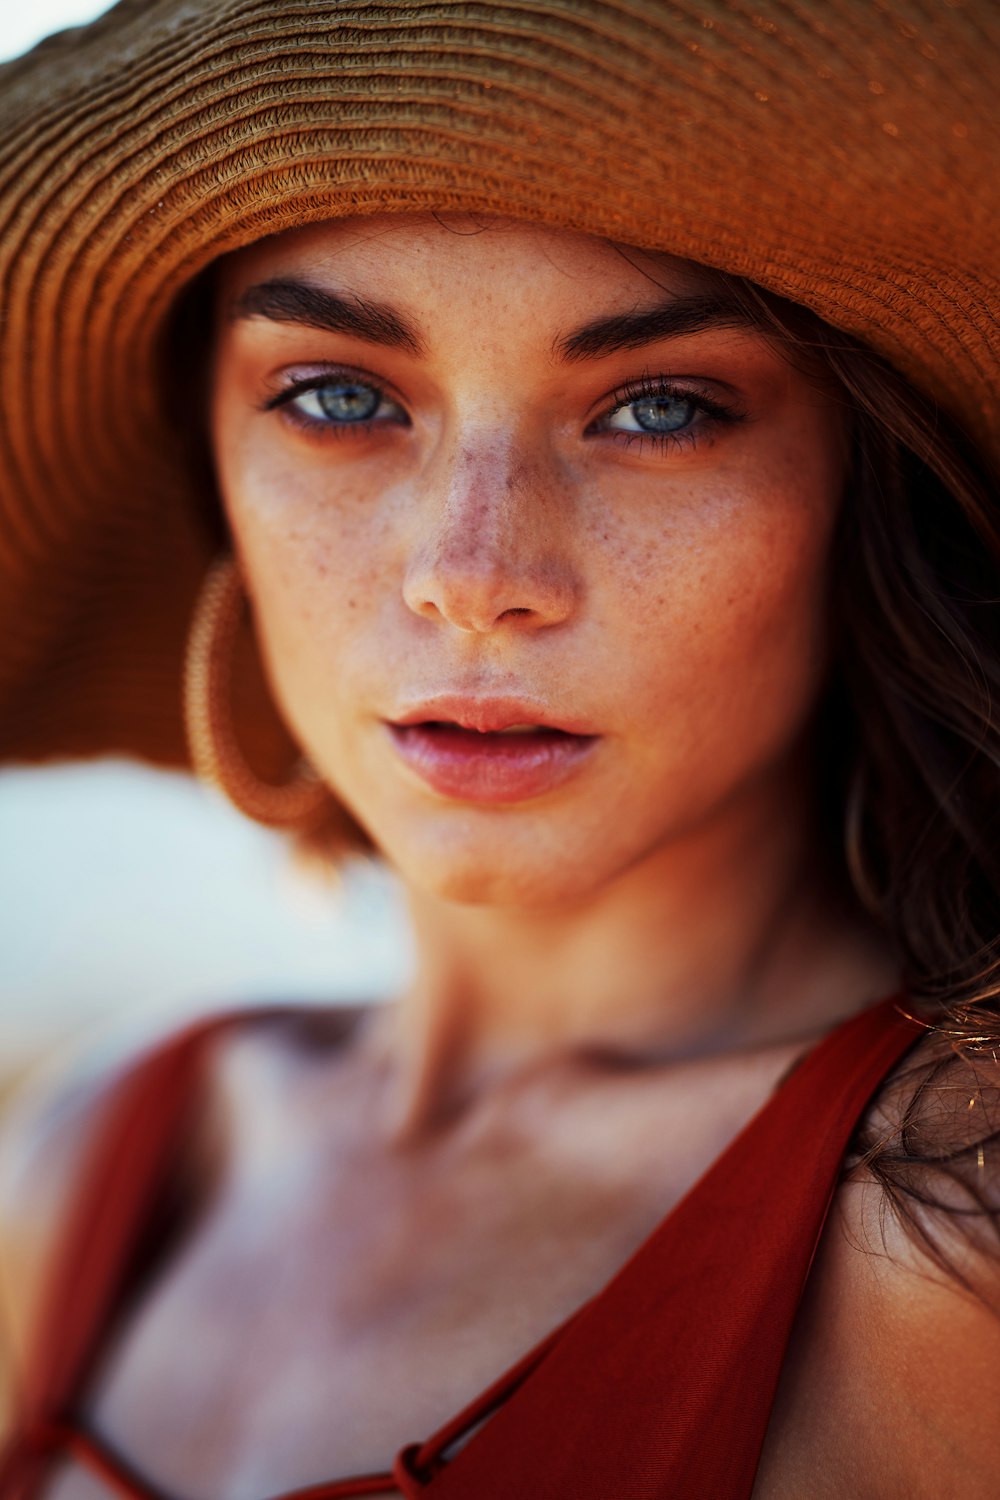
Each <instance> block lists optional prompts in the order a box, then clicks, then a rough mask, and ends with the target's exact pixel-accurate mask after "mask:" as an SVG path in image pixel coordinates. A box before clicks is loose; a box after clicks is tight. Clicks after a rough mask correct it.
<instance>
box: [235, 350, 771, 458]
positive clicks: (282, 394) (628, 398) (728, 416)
mask: <svg viewBox="0 0 1000 1500" xmlns="http://www.w3.org/2000/svg"><path fill="white" fill-rule="evenodd" d="M338 381H343V382H344V383H345V384H347V383H350V384H354V385H359V386H364V387H365V388H367V389H369V390H371V391H373V392H375V394H376V395H377V396H378V397H379V399H380V400H389V401H392V397H391V396H389V394H388V392H387V391H386V390H385V389H384V387H383V386H381V385H380V384H379V382H378V381H377V380H374V379H372V378H371V377H367V376H365V377H361V376H359V375H357V374H356V373H355V372H354V371H351V370H328V371H325V372H324V373H323V374H322V375H312V376H310V377H309V378H308V379H306V380H297V381H295V382H293V383H292V384H291V385H288V386H286V387H285V389H284V390H282V391H279V392H278V394H277V395H276V396H272V397H270V398H269V399H268V400H267V401H265V402H264V404H263V406H262V407H261V410H262V411H275V410H277V409H279V408H282V407H286V408H289V409H288V410H287V411H286V413H285V415H286V418H287V420H288V421H290V422H292V423H293V424H294V425H295V426H296V427H298V428H300V429H303V430H305V431H307V432H311V433H313V434H315V435H316V436H318V437H321V438H322V439H323V440H325V439H327V438H343V437H366V436H368V434H369V433H370V432H371V431H372V429H373V428H375V427H381V426H385V425H388V424H387V423H385V422H384V421H379V420H378V419H377V418H374V417H366V418H363V419H362V420H360V421H356V422H334V421H329V422H321V421H318V420H317V419H316V418H314V417H308V416H305V415H304V414H303V413H302V412H298V411H295V410H294V409H292V408H291V403H292V402H293V401H295V400H297V399H298V397H299V396H303V395H305V394H306V393H307V392H308V391H317V390H322V389H323V388H324V387H326V386H331V385H336V384H337V383H338ZM608 400H609V402H610V403H611V404H610V405H609V407H608V409H607V410H606V411H604V412H602V413H601V415H600V417H599V418H596V419H595V420H596V421H607V420H609V419H610V418H611V417H615V416H617V415H618V413H619V412H620V411H622V410H623V409H625V408H627V407H629V406H632V405H633V404H636V403H638V402H639V401H664V400H666V401H683V402H686V403H688V404H689V405H690V406H692V407H693V408H694V411H695V413H696V414H698V413H700V414H701V416H702V418H703V420H702V421H700V422H697V423H695V424H692V425H690V426H688V427H685V428H683V429H680V430H678V431H676V432H625V431H622V430H621V429H598V430H599V431H609V432H610V433H611V436H612V437H613V438H614V440H615V442H616V443H617V444H618V446H619V447H622V448H631V447H632V446H633V445H634V444H638V451H639V452H640V453H641V452H643V451H644V449H645V448H646V447H647V446H650V447H652V448H653V449H654V450H659V451H661V452H662V451H665V450H667V449H668V448H672V449H675V450H676V449H678V448H685V447H687V448H694V447H695V446H696V445H697V443H698V441H699V435H700V434H703V433H704V432H705V431H706V430H707V431H709V432H710V431H711V430H712V429H714V428H717V427H720V426H724V425H728V424H735V423H738V422H743V421H746V417H747V414H746V412H745V411H743V410H741V409H739V408H738V407H736V406H727V405H725V404H724V403H723V402H721V401H717V400H715V399H714V398H713V397H711V396H708V395H706V394H705V393H704V392H703V391H699V390H697V389H692V388H691V387H690V386H685V385H680V384H677V383H675V382H672V381H670V380H668V379H667V378H666V377H665V376H655V377H650V376H643V377H642V379H640V380H628V381H626V382H625V383H624V385H621V386H618V387H617V388H616V389H615V390H614V391H612V392H611V394H610V396H609V397H608ZM589 430H591V429H590V428H588V431H589Z"/></svg>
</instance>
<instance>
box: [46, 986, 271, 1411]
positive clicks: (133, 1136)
mask: <svg viewBox="0 0 1000 1500" xmlns="http://www.w3.org/2000/svg"><path fill="white" fill-rule="evenodd" d="M243 1014H244V1015H245V1012H244V1013H243ZM233 1019H234V1017H233V1015H232V1014H226V1015H222V1016H215V1017H212V1018H210V1019H209V1020H202V1021H199V1022H197V1023H195V1024H194V1025H192V1026H190V1027H188V1028H186V1029H185V1030H184V1031H182V1032H180V1033H179V1034H178V1035H177V1036H176V1037H173V1038H171V1039H170V1040H169V1041H168V1042H167V1043H166V1044H165V1045H161V1046H159V1047H158V1048H156V1049H155V1050H154V1051H152V1052H151V1053H150V1054H149V1055H148V1056H147V1057H145V1058H144V1059H142V1060H141V1061H140V1062H138V1063H137V1064H136V1065H135V1066H134V1067H132V1068H131V1069H130V1070H129V1072H128V1074H127V1075H126V1076H125V1077H124V1078H123V1080H122V1081H121V1083H120V1084H119V1085H118V1086H117V1088H116V1090H115V1094H114V1097H113V1099H112V1100H111V1101H110V1106H109V1109H108V1113H107V1114H106V1117H105V1119H104V1122H103V1124H102V1126H101V1128H100V1129H99V1130H98V1131H97V1133H96V1136H95V1139H94V1141H93V1143H92V1145H91V1147H90V1149H89V1152H88V1154H87V1158H86V1161H85V1163H84V1166H83V1168H82V1170H81V1172H80V1176H79V1179H78V1182H77V1185H76V1188H75V1190H74V1195H73V1198H72V1200H71V1203H70V1206H69V1209H68V1210H67V1214H66V1218H65V1221H64V1227H63V1231H62V1234H61V1236H60V1240H59V1243H58V1245H57V1247H56V1249H55V1252H54V1254H53V1260H52V1268H51V1273H50V1275H49V1279H48V1285H47V1289H46V1291H45V1294H44V1295H43V1297H42V1300H41V1304H40V1310H39V1318H38V1323H37V1325H36V1328H35V1332H34V1335H33V1337H32V1339H31V1341H30V1345H29V1348H30V1353H29V1360H28V1365H27V1368H26V1369H25V1372H24V1376H23V1379H22V1381H21V1383H20V1387H19V1390H18V1393H17V1394H18V1399H19V1406H20V1408H21V1411H22V1412H23V1417H24V1421H25V1424H26V1425H28V1426H31V1425H36V1424H37V1423H39V1422H42V1421H48V1420H49V1419H50V1418H51V1417H52V1415H53V1414H60V1413H63V1412H65V1411H67V1410H68V1409H69V1407H70V1405H71V1404H72V1401H73V1398H74V1396H75V1395H76V1393H77V1392H78V1391H79V1390H80V1389H81V1388H82V1387H83V1385H84V1383H85V1381H86V1379H87V1376H88V1374H89V1371H90V1368H91V1366H92V1364H93V1362H94V1360H95V1359H96V1356H97V1354H98V1353H99V1352H100V1351H101V1348H102V1347H103V1343H104V1340H105V1338H106V1336H107V1333H108V1329H109V1324H110V1323H111V1321H112V1319H113V1316H114V1313H115V1311H116V1310H117V1305H118V1303H119V1301H120V1296H121V1287H122V1282H123V1280H124V1277H125V1273H126V1271H127V1269H128V1267H129V1265H130V1264H131V1262H132V1259H133V1256H134V1251H135V1247H136V1242H137V1239H138V1236H139V1234H140V1233H141V1230H142V1228H143V1226H144V1225H145V1224H146V1223H147V1222H148V1219H149V1216H150V1214H151V1212H152V1210H153V1208H154V1206H155V1203H156V1199H157V1196H158V1195H159V1194H160V1192H161V1191H162V1186H163V1179H164V1175H165V1172H166V1168H167V1166H168V1164H169V1162H170V1160H171V1158H172V1156H173V1155H174V1154H175V1152H176V1148H177V1141H178V1137H179V1135H180V1133H181V1130H182V1127H183V1124H184V1121H185V1117H186V1116H187V1115H188V1113H189V1110H190V1108H191V1105H192V1101H193V1098H194V1096H195V1093H196V1091H197V1089H198V1087H199V1085H200V1083H201V1080H202V1073H201V1068H200V1063H201V1060H202V1058H203V1056H204V1053H205V1044H206V1043H207V1042H208V1041H209V1039H210V1038H211V1037H212V1036H213V1035H215V1034H216V1033H217V1032H218V1031H220V1030H221V1029H222V1028H223V1027H224V1026H226V1025H229V1024H231V1023H232V1021H233Z"/></svg>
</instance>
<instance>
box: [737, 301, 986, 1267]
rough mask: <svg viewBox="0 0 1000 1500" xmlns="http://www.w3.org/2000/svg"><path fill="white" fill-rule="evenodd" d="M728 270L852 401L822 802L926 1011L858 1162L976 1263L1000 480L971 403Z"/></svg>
mask: <svg viewBox="0 0 1000 1500" xmlns="http://www.w3.org/2000/svg"><path fill="white" fill-rule="evenodd" d="M726 279H727V282H728V284H729V289H730V290H731V291H733V292H735V294H736V295H737V296H738V297H740V298H742V299H745V301H746V303H747V305H748V306H750V307H751V308H752V309H753V310H754V313H755V316H756V317H757V318H758V320H759V324H760V326H761V328H762V329H763V330H764V331H765V332H768V333H769V334H770V336H772V337H773V338H774V339H776V340H777V342H778V343H779V344H780V346H781V347H782V349H783V350H784V352H785V354H786V356H787V357H788V358H790V359H792V360H793V361H794V362H796V363H802V364H804V365H805V367H807V368H809V369H811V370H812V371H813V372H814V373H815V375H816V377H817V378H818V379H819V380H821V381H823V382H824V383H825V384H829V383H830V382H832V383H833V385H834V388H835V389H837V388H839V390H840V392H842V396H843V400H844V401H845V403H846V404H847V405H848V406H849V408H850V411H851V413H852V424H851V456H850V463H849V474H848V480H847V486H846V493H845V496H844V505H843V509H842V513H841V520H840V530H839V534H838V536H837V539H836V555H835V572H834V578H835V584H834V661H833V672H832V678H831V683H830V687H829V692H828V696H827V702H826V705H825V711H824V714H823V724H822V728H823V734H824V742H823V744H822V745H821V753H822V758H823V761H824V767H825V769H826V772H827V786H826V793H827V802H828V808H827V811H828V813H829V816H830V824H831V826H832V827H836V829H837V833H838V835H839V838H840V842H841V850H840V855H841V857H842V858H843V861H844V864H845V866H846V873H847V875H848V877H849V879H850V882H851V885H852V886H853V888H854V890H855V892H856V894H857V896H858V898H859V900H860V901H861V902H862V903H863V905H864V906H865V907H866V908H867V910H868V911H869V912H870V913H871V914H872V915H873V917H874V918H875V919H876V920H877V921H878V922H879V923H880V924H881V926H882V927H883V928H884V929H885V931H886V932H887V933H888V934H889V936H890V938H891V940H892V941H893V943H894V945H895V947H896V950H897V952H898V953H899V955H900V961H901V967H902V973H903V977H904V980H905V983H906V987H907V993H908V996H909V998H910V999H911V1001H912V1002H913V1004H914V1006H915V1008H916V1010H917V1012H918V1014H920V1015H921V1016H923V1017H924V1018H925V1019H927V1020H929V1021H930V1022H931V1023H932V1029H931V1032H930V1035H929V1036H928V1038H927V1041H926V1042H925V1043H924V1044H923V1045H922V1046H921V1047H920V1048H918V1049H917V1052H916V1054H915V1055H914V1056H913V1057H912V1058H911V1059H910V1061H909V1062H908V1063H907V1064H906V1065H905V1067H904V1070H903V1072H902V1074H901V1075H900V1077H899V1079H898V1087H897V1088H895V1089H889V1090H888V1091H887V1093H886V1095H885V1097H884V1098H883V1099H882V1100H880V1101H879V1109H878V1110H877V1111H876V1116H875V1119H876V1120H877V1123H874V1122H873V1120H872V1119H869V1120H868V1121H867V1122H866V1125H865V1127H864V1130H863V1132H862V1134H861V1135H860V1136H859V1138H858V1139H857V1140H856V1142H855V1150H854V1152H853V1153H852V1155H851V1156H850V1157H849V1159H848V1170H849V1171H850V1170H855V1169H856V1168H857V1167H859V1166H863V1167H865V1168H867V1170H868V1171H869V1172H870V1173H871V1174H872V1175H873V1176H874V1177H875V1178H876V1179H877V1180H878V1181H879V1182H880V1184H881V1185H882V1187H883V1188H884V1189H885V1191H886V1193H887V1195H888V1199H889V1202H890V1203H891V1205H892V1206H893V1208H894V1210H895V1211H896V1213H897V1215H898V1216H899V1217H900V1219H901V1220H902V1221H903V1223H904V1224H905V1226H906V1227H907V1228H908V1229H909V1230H910V1231H911V1232H912V1233H913V1234H914V1235H915V1237H916V1238H917V1240H918V1241H919V1242H921V1243H922V1244H923V1245H924V1247H925V1248H926V1249H927V1250H928V1252H929V1253H930V1255H931V1257H932V1259H933V1260H934V1261H936V1262H937V1263H938V1264H939V1265H943V1266H945V1267H947V1269H948V1270H949V1271H951V1272H952V1273H953V1274H958V1275H959V1277H960V1279H963V1280H964V1279H965V1278H964V1276H962V1273H961V1271H960V1270H959V1268H958V1266H957V1265H956V1261H955V1257H954V1256H953V1255H952V1254H950V1253H949V1252H948V1250H947V1249H946V1247H945V1239H946V1235H945V1234H944V1233H943V1232H942V1231H943V1230H944V1229H945V1227H946V1226H950V1227H952V1228H954V1227H955V1225H956V1223H958V1222H962V1223H964V1225H965V1227H967V1228H970V1227H973V1226H974V1230H975V1238H976V1239H977V1240H978V1241H980V1242H985V1243H987V1244H989V1245H990V1246H992V1248H993V1250H994V1251H995V1252H996V1253H998V1254H1000V1172H998V1171H997V1159H998V1157H1000V1063H998V1053H1000V720H998V717H997V708H996V705H997V704H998V703H1000V611H998V605H1000V511H998V490H1000V485H998V482H997V476H996V475H995V474H993V473H992V472H991V471H990V469H989V467H988V466H987V464H986V463H985V461H984V460H983V459H982V458H981V457H980V455H979V454H978V452H977V451H976V449H975V447H974V445H973V444H972V443H971V442H970V441H969V440H968V438H967V437H966V436H965V434H964V433H963V432H962V431H961V430H960V429H959V427H958V426H957V425H956V423H955V422H954V421H952V420H951V419H950V418H949V417H948V416H946V415H945V413H943V412H942V411H941V410H940V409H939V408H938V407H937V406H936V405H935V404H934V403H932V402H931V401H930V400H928V399H927V398H925V397H924V396H922V395H921V394H920V393H918V392H917V391H916V390H915V389H914V388H913V387H912V386H911V385H910V384H909V383H908V382H907V381H906V380H905V379H903V377H902V376H900V375H899V374H898V373H897V372H896V371H894V370H893V369H892V368H891V367H889V366H888V365H887V364H886V363H885V362H884V361H883V360H882V359H881V358H880V357H879V356H877V355H876V354H873V353H872V352H871V351H870V350H869V349H867V348H866V347H865V346H864V345H863V344H862V343H860V342H858V341H857V340H855V339H852V338H850V337H848V336H846V335H844V334H843V333H841V332H839V331H838V330H836V329H834V328H832V327H831V326H830V325H829V324H827V323H824V322H823V321H821V320H819V319H817V318H815V317H814V316H813V315H812V314H810V313H808V312H805V311H803V309H801V308H799V307H797V306H795V305H793V304H791V303H783V302H781V301H780V300H779V299H776V298H774V297H772V296H770V295H769V294H768V293H766V292H763V291H761V289H760V288H758V287H756V286H755V285H753V284H752V283H748V282H740V281H738V280H736V279H734V278H726Z"/></svg>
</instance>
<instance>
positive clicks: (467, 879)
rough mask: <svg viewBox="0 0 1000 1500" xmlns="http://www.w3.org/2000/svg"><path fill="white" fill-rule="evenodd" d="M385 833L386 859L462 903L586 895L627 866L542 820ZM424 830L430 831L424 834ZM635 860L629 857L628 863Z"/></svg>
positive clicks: (511, 904)
mask: <svg viewBox="0 0 1000 1500" xmlns="http://www.w3.org/2000/svg"><path fill="white" fill-rule="evenodd" d="M399 833H400V831H399V829H398V827H396V828H395V829H394V830H393V834H394V836H393V837H392V838H390V839H387V840H379V845H380V848H381V850H382V852H383V854H384V856H385V858H386V859H387V860H388V861H389V862H390V863H391V864H392V866H393V867H394V869H395V870H396V872H397V874H398V875H399V876H400V878H401V879H402V880H403V881H405V882H406V884H408V885H410V886H411V887H413V888H414V889H415V890H420V891H422V892H424V893H425V894H427V895H429V896H433V897H435V898H437V899H439V900H441V901H450V902H454V903H455V904H456V905H461V906H493V907H498V908H499V907H507V908H519V909H522V910H531V909H535V910H541V909H543V908H547V907H548V908H551V907H557V906H564V905H574V904H577V903H579V902H585V901H586V900H588V899H589V898H590V897H591V896H593V895H594V894H595V893H596V892H597V891H598V890H600V889H602V888H603V887H604V886H606V885H607V883H608V881H609V880H611V879H613V878H614V876H615V875H616V874H618V873H619V870H618V868H617V867H614V868H612V867H610V866H611V862H610V861H609V860H608V855H609V853H610V851H609V850H608V849H607V848H606V847H605V848H603V849H600V850H599V849H591V848H588V847H586V840H585V839H581V838H580V837H579V835H578V834H577V836H576V837H573V836H570V837H567V838H560V837H559V836H558V833H557V832H556V830H553V829H551V828H549V829H545V828H544V827H542V826H540V825H539V824H538V823H534V824H533V826H531V827H528V826H521V827H517V826H515V825H514V823H513V822H510V823H507V824H506V825H504V826H501V825H498V826H495V827H493V828H487V829H485V830H484V829H482V828H481V827H478V826H477V824H476V820H475V819H473V820H471V826H469V824H468V823H467V822H466V821H465V820H464V819H463V820H461V822H460V823H459V826H454V825H453V826H451V827H449V828H447V829H442V828H441V827H438V828H435V829H433V830H430V829H426V828H425V829H422V830H420V831H419V832H414V833H413V834H412V836H411V837H409V838H407V837H400V836H399ZM421 835H423V836H421ZM627 862H628V861H625V863H627Z"/></svg>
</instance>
